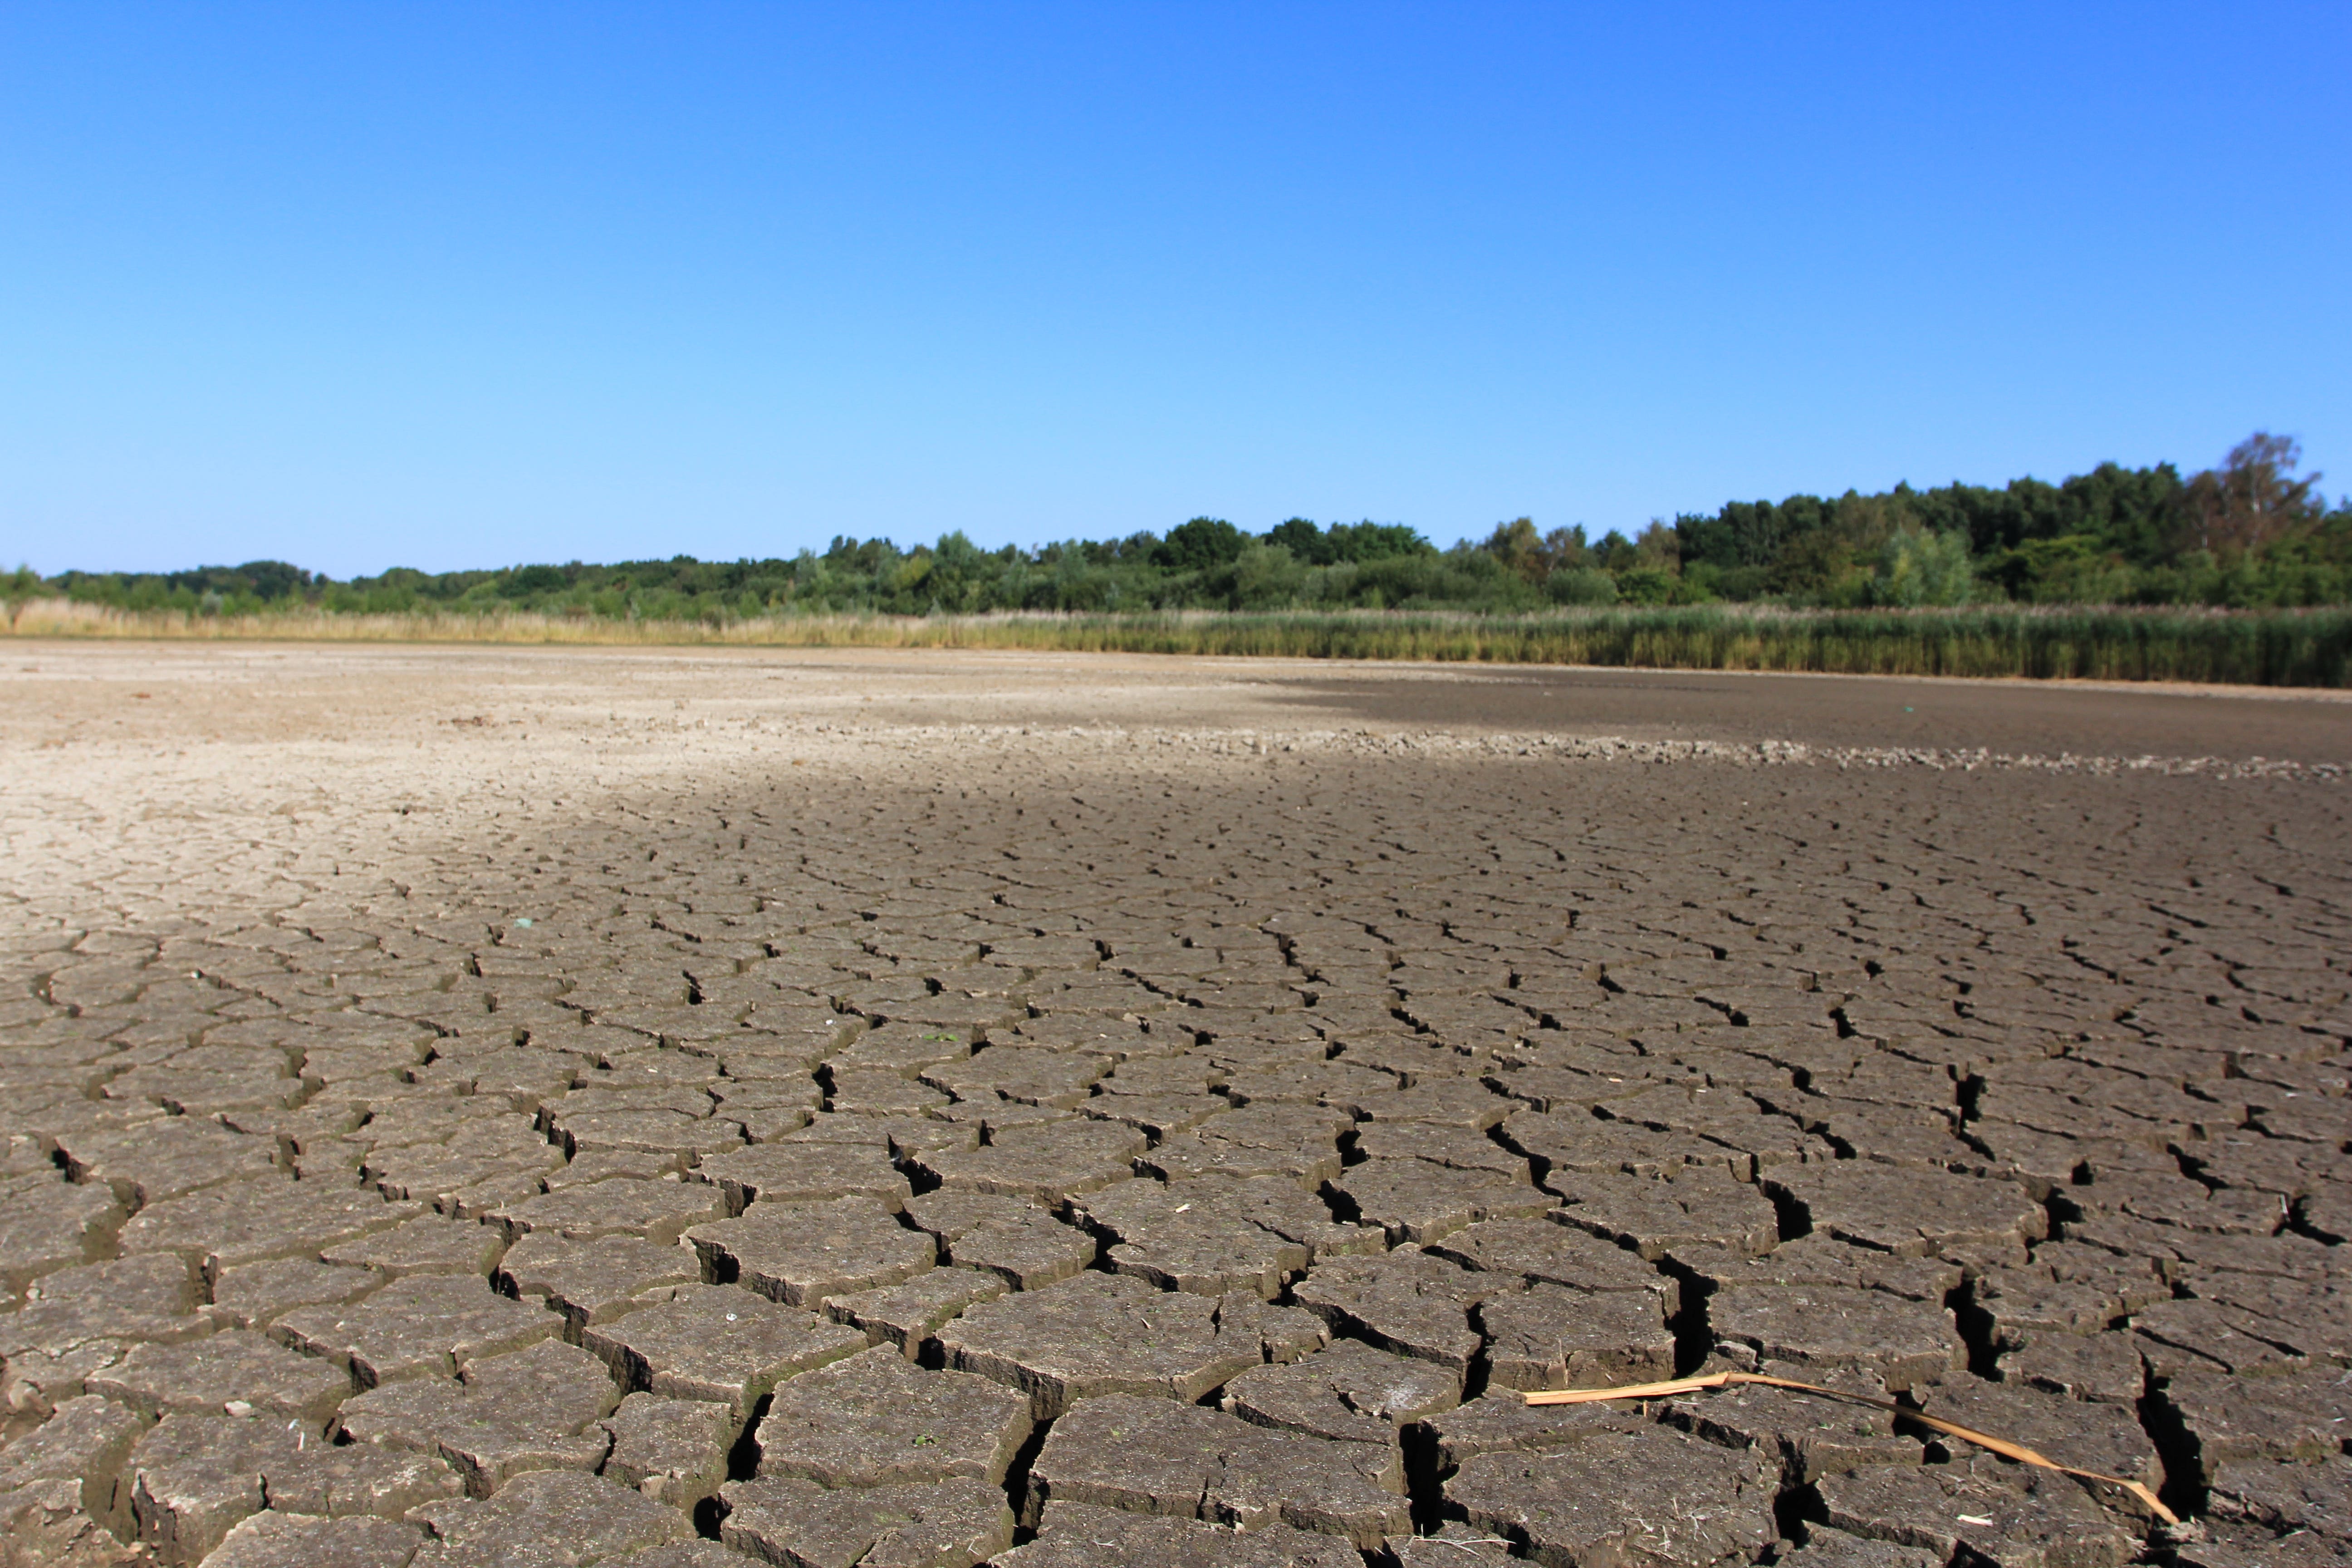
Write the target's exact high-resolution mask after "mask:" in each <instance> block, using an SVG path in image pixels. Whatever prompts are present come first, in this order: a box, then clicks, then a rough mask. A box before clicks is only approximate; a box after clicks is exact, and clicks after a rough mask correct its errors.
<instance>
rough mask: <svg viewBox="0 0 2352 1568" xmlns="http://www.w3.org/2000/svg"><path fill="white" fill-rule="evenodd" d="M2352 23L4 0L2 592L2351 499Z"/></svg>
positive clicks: (2335, 12)
mask: <svg viewBox="0 0 2352 1568" xmlns="http://www.w3.org/2000/svg"><path fill="white" fill-rule="evenodd" d="M2347 242H2352V7H2347V6H2346V5H2342V4H2340V3H2339V4H2328V5H2308V6H2294V5H2249V4H2235V5H2219V4H2216V5H2161V4H2155V3H2152V0H2141V3H2136V4H2128V5H2112V6H2106V5H2071V4H2060V5H2052V4H2048V3H2047V0H2042V3H2039V4H2034V5H1937V6H1927V5H1885V4H1878V3H1874V4H1868V5H1793V4H1790V5H1783V4H1769V5H1746V6H1738V5H1720V6H1693V7H1675V6H1670V5H1594V6H1576V5H1464V4H1446V5H1434V4H1433V5H1417V6H1400V5H1366V4H1345V5H1268V4H1263V3H1259V4H1247V5H1209V4H1199V5H1144V4H1124V3H1122V4H1113V5H1098V4H1097V5H1013V4H989V5H975V4H963V5H938V6H931V5H892V4H859V5H839V6H830V7H818V6H808V5H692V4H678V5H636V4H632V5H572V4H566V5H535V6H533V5H479V4H474V5H446V6H445V5H425V4H410V3H404V4H397V5H394V4H386V5H361V4H326V5H320V4H301V5H280V6H262V5H230V4H207V5H152V4H142V5H129V6H118V5H106V4H97V3H92V0H73V3H70V4H63V5H47V4H35V3H32V0H14V3H12V4H10V5H6V6H5V8H0V564H5V565H14V564H15V563H16V562H17V561H19V560H23V561H28V562H30V563H32V564H33V565H35V566H36V567H37V568H40V569H42V570H44V571H56V570H58V569H61V568H64V567H68V566H80V567H86V568H92V569H104V568H115V569H134V568H151V569H152V568H165V567H173V566H182V565H191V564H194V563H199V562H219V563H234V562H238V561H243V560H247V559H250V558H255V557H262V556H274V557H280V558H284V559H288V560H292V561H295V562H298V563H303V564H306V565H310V566H313V567H317V568H320V569H323V570H326V571H328V572H331V573H332V574H335V575H337V576H344V575H349V574H353V573H360V572H374V571H377V570H380V569H382V568H383V567H385V566H389V565H394V564H406V565H415V566H422V567H426V568H430V569H443V568H449V567H457V566H478V565H495V564H501V563H513V562H520V561H533V560H554V561H562V560H566V559H572V558H582V559H587V560H599V559H604V560H610V559H620V558H626V557H635V556H647V555H668V554H672V553H676V552H689V553H693V554H697V555H701V556H704V557H719V558H732V557H734V556H738V555H745V554H750V555H767V554H789V553H791V552H794V551H796V550H798V549H800V548H802V547H803V546H811V545H814V546H815V547H818V548H822V547H823V545H824V542H825V541H826V540H827V539H828V538H829V537H831V536H832V535H833V534H835V533H853V534H857V535H861V536H863V535H870V534H876V533H885V534H888V535H890V536H892V537H893V538H896V539H897V540H898V541H899V542H901V543H908V542H914V541H916V540H928V539H930V538H934V537H936V536H937V535H938V534H940V533H941V532H943V531H947V530H949V529H954V528H961V529H963V530H965V531H967V532H969V533H970V534H971V536H972V537H973V538H975V539H977V540H979V541H980V542H982V543H985V544H991V545H993V544H999V543H1006V542H1019V543H1032V542H1042V541H1045V540H1047V539H1053V538H1066V537H1069V536H1072V535H1084V536H1089V537H1102V536H1106V535H1117V534H1125V533H1129V532H1131V531H1136V530H1138V529H1146V528H1149V529H1153V530H1157V531H1164V530H1165V529H1167V528H1168V527H1169V526H1171V525H1172V524H1174V523H1176V522H1179V521H1182V520H1183V519H1185V518H1187V517H1190V516H1192V515H1194V514H1196V513H1204V512H1205V513H1211V514H1215V515H1219V516H1223V517H1226V518H1230V519H1232V520H1233V521H1235V522H1237V523H1240V524H1242V525H1243V526H1244V527H1247V528H1250V529H1253V530H1264V529H1265V528H1267V527H1269V526H1271V525H1272V524H1274V523H1275V522H1277V521H1280V520H1281V519H1283V518H1285V517H1288V516H1291V515H1294V514H1303V515H1305V516H1307V517H1311V518H1315V519H1318V520H1322V521H1329V520H1333V519H1342V520H1353V519H1358V518H1366V517H1369V518H1373V519H1377V520H1380V521H1402V522H1407V523H1411V524H1412V525H1413V526H1415V527H1417V528H1420V529H1421V530H1423V531H1424V532H1426V533H1428V534H1430V535H1431V536H1433V538H1436V539H1438V540H1440V541H1441V542H1445V541H1451V540H1453V539H1454V538H1457V537H1460V536H1462V535H1465V534H1470V533H1483V532H1484V531H1486V529H1488V528H1489V527H1491V526H1492V525H1493V524H1494V523H1495V522H1496V521H1498V520H1500V519H1504V518H1508V517H1512V516H1516V515H1518V514H1520V513H1531V514H1533V515H1534V516H1535V518H1536V519H1537V520H1538V522H1539V523H1541V524H1543V525H1545V526H1551V525H1553V524H1558V523H1569V522H1577V521H1582V522H1584V523H1586V524H1587V525H1589V526H1590V527H1591V530H1592V531H1594V533H1596V534H1598V533H1599V532H1601V531H1603V530H1606V529H1609V528H1612V527H1614V528H1622V529H1627V530H1629V531H1630V530H1633V529H1636V528H1638V527H1639V526H1640V525H1641V524H1642V522H1643V521H1644V520H1646V519H1648V518H1650V517H1653V516H1657V515H1671V514H1672V513H1674V512H1675V511H1676V510H1712V509H1714V508H1715V507H1716V506H1717V505H1718V504H1720V503H1721V502H1722V501H1724V500H1729V499H1734V498H1748V499H1752V498H1756V497H1779V496H1780V495H1783V494H1786V493H1788V492H1790V491H1795V490H1812V491H1831V492H1834V491H1838V490H1843V489H1846V488H1847V487H1849V486H1853V487H1859V488H1861V489H1877V488H1881V487H1884V486H1887V485H1891V484H1893V483H1894V482H1895V481H1896V480H1898V479H1909V480H1911V481H1912V482H1913V483H1915V484H1934V483H1941V482H1943V481H1946V480H1948V479H1956V478H1957V479H1969V480H1975V481H1984V482H1999V481H2002V480H2005V479H2010V478H2011V477H2013V476H2015V475H2018V474H2021V473H2032V474H2036V475H2040V476H2042V477H2044V478H2050V479H2056V478H2059V477H2063V475H2065V474H2068V473H2073V472H2077V471H2080V470H2082V469H2084V468H2088V467H2090V466H2091V465H2093V464H2095V463H2096V462H2098V461H2099V460H2101V459H2103V458H2115V459H2117V460H2119V461H2122V462H2126V463H2133V464H2137V463H2145V462H2153V461H2158V460H2162V459H2171V460H2174V461H2178V462H2179V463H2180V464H2182V465H2183V467H2184V468H2196V467H2201V466H2204V465H2207V464H2210V463H2212V462H2214V461H2216V460H2217V459H2218V458H2220V456H2221V453H2222V452H2223V451H2224V450H2225V449H2226V448H2227V447H2229V446H2230V445H2231V443H2233V442H2234V441H2236V440H2238V439H2239V438H2241V437H2244V436H2245V435H2246V434H2248V433H2249V432H2250V431H2252V430H2253V429H2254V428H2256V427H2258V426H2260V427H2264V428H2269V429H2273V430H2283V431H2286V432H2290V433H2293V434H2295V435H2298V436H2300V437H2302V438H2303V440H2304V443H2305V451H2306V455H2307V458H2308V459H2309V461H2310V462H2311V463H2312V464H2313V465H2314V466H2316V467H2319V468H2327V469H2333V470H2338V471H2336V472H2331V473H2330V474H2329V477H2328V479H2327V480H2326V483H2325V484H2324V486H2323V488H2324V489H2326V491H2327V492H2328V493H2330V494H2335V493H2337V492H2338V491H2339V490H2341V489H2345V488H2352V487H2347V484H2346V483H2345V482H2344V481H2347V480H2352V377H2347V368H2348V367H2352V352H2347V351H2352V243H2347Z"/></svg>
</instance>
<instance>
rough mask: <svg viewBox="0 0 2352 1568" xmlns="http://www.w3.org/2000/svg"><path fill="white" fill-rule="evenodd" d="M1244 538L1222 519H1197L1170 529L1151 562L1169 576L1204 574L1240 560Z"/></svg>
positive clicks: (1153, 553)
mask: <svg viewBox="0 0 2352 1568" xmlns="http://www.w3.org/2000/svg"><path fill="white" fill-rule="evenodd" d="M1244 537H1245V536H1244V534H1243V532H1242V531H1241V530H1240V529H1238V528H1235V527H1234V525H1233V524H1232V523H1230V522H1227V521H1225V520H1224V519H1223V518H1222V517H1196V518H1194V519H1192V521H1189V522H1182V523H1179V524H1177V525H1176V526H1175V527H1174V528H1171V529H1170V530H1169V531H1168V537H1167V538H1166V539H1164V540H1162V541H1160V548H1159V549H1157V550H1155V551H1153V552H1152V557H1151V558H1152V561H1153V562H1154V563H1156V564H1158V565H1160V566H1161V567H1163V568H1165V569H1166V570H1168V571H1171V572H1206V571H1209V570H1210V569H1212V568H1213V567H1217V566H1223V565H1226V564H1228V563H1231V562H1233V561H1234V560H1235V559H1236V558H1237V557H1239V556H1240V554H1241V552H1242V544H1243V542H1244Z"/></svg>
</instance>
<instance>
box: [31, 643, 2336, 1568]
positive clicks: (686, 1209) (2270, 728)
mask: <svg viewBox="0 0 2352 1568" xmlns="http://www.w3.org/2000/svg"><path fill="white" fill-rule="evenodd" d="M0 656H5V667H0V681H5V692H6V701H5V704H0V784H5V789H0V844H5V857H0V963H5V967H6V981H7V984H6V987H5V992H0V1135H5V1140H6V1142H5V1149H4V1150H0V1160H4V1161H5V1163H0V1309H5V1310H0V1562H6V1563H84V1564H93V1565H95V1564H100V1563H130V1562H152V1563H187V1564H193V1563H205V1564H217V1565H221V1568H276V1565H280V1564H283V1565H289V1568H291V1565H296V1564H301V1565H310V1564H325V1565H331V1568H402V1565H404V1564H413V1565H415V1568H425V1565H428V1564H429V1565H441V1564H455V1563H499V1564H516V1565H522V1568H536V1565H539V1564H548V1565H556V1564H565V1565H574V1564H578V1565H584V1564H592V1563H599V1564H612V1565H614V1568H621V1565H626V1568H688V1565H691V1568H730V1565H737V1564H740V1563H744V1562H746V1561H751V1562H757V1563H790V1564H798V1565H803V1568H849V1565H851V1564H864V1565H867V1568H967V1565H971V1564H977V1563H1003V1564H1006V1565H1007V1568H1041V1565H1051V1568H1075V1565H1081V1564H1094V1563H1119V1564H1146V1565H1148V1564H1157V1563H1169V1564H1187V1565H1197V1568H1226V1565H1234V1568H1240V1565H1248V1568H1258V1565H1278V1564H1292V1565H1305V1564H1318V1565H1320V1564H1345V1565H1351V1568H1360V1565H1364V1564H1396V1565H1399V1568H1426V1565H1432V1564H1453V1565H1465V1564H1478V1563H1506V1562H1509V1561H1512V1560H1516V1559H1530V1560H1533V1561H1536V1562H1539V1563H1554V1564H1563V1565H1569V1568H1636V1565H1650V1564H1660V1565H1663V1564H1675V1565H1691V1568H1714V1565H1718V1564H1720V1565H1730V1564H1745V1563H1781V1562H1786V1563H1791V1564H1793V1565H1796V1568H1928V1565H1931V1564H1979V1563H1992V1564H2000V1565H2004V1568H2120V1565H2122V1564H2126V1563H2165V1564H2177V1565H2179V1568H2263V1565H2265V1564H2275V1565H2278V1568H2300V1565H2304V1564H2310V1563H2341V1562H2345V1561H2347V1559H2352V1457H2347V1452H2346V1444H2347V1440H2348V1439H2352V1293H2348V1292H2347V1281H2348V1280H2352V1267H2347V1261H2346V1259H2347V1253H2346V1251H2345V1250H2344V1246H2343V1244H2344V1242H2345V1240H2346V1238H2347V1237H2352V1152H2347V1149H2352V1144H2347V1140H2352V1100H2347V1063H2352V1054H2347V1044H2352V1002H2347V990H2352V907H2347V900H2352V887H2347V867H2352V833H2347V800H2352V776H2347V763H2352V704H2347V703H2346V702H2344V701H2343V700H2340V699H2337V698H2336V697H2334V696H2332V695H2326V694H2316V695H2315V694H2302V695H2285V694H2279V693H2247V692H2222V693H2211V692H2207V693H2194V692H2183V691H2166V690H2151V689H2140V690H2125V689H2084V688H2053V687H2038V688H2037V687H2022V686H2010V685H1995V684H1990V683H1987V684H1976V683H1950V684H1937V683H1931V682H1922V681H1893V680H1885V681H1879V680H1851V679H1847V680H1840V679H1812V678H1801V677H1786V678H1772V677H1706V676H1694V675H1671V676H1644V675H1640V674H1633V673H1625V672H1610V673H1598V672H1589V671H1524V670H1522V671H1497V670H1486V669H1450V668H1436V667H1428V668H1399V667H1347V666H1332V665H1309V664H1305V663H1289V662H1285V661H1262V662H1248V663H1244V662H1230V661H1212V660H1191V659H1147V658H1086V657H1079V656H1025V655H982V654H953V653H920V654H906V653H895V652H894V653H835V654H809V653H802V652H789V651H741V652H734V651H730V652H723V653H716V654H714V653H706V652H696V653H693V654H690V655H683V654H669V653H661V652H643V651H636V650H630V651H614V650H536V649H521V650H518V649H467V648H457V649H432V648H352V647H338V648H329V649H308V648H289V647H240V646H222V647H135V646H128V645H124V646H93V645H65V644H40V643H29V642H26V643H16V642H12V643H10V644H8V645H6V646H5V648H0ZM1726 1368H1730V1369H1738V1370H1743V1371H1756V1372H1763V1373H1771V1374H1778V1375H1783V1376H1790V1377H1795V1378H1799V1379H1801V1380H1804V1381H1807V1382H1811V1383H1818V1384H1828V1385H1831V1386H1833V1387H1837V1388H1843V1389H1848V1390H1851V1391H1853V1392H1854V1393H1857V1394H1866V1395H1870V1396H1874V1397H1878V1398H1893V1399H1895V1400H1896V1401H1898V1402H1899V1403H1900V1404H1901V1405H1902V1406H1903V1407H1904V1409H1905V1410H1906V1411H1910V1412H1916V1413H1918V1414H1921V1415H1928V1416H1934V1417H1939V1418H1941V1419H1944V1420H1947V1421H1954V1422H1958V1423H1961V1424H1963V1425H1966V1426H1973V1427H1977V1428H1979V1429H1982V1430H1985V1431H1989V1432H1991V1433H1994V1434H1996V1435H1999V1436H2004V1437H2008V1438H2011V1439H2012V1440H2015V1441H2019V1442H2022V1443H2025V1444H2028V1445H2030V1446H2032V1447H2035V1448H2037V1449H2039V1450H2040V1451H2042V1453H2045V1454H2047V1455H2049V1456H2050V1457H2051V1458H2053V1459H2056V1460H2058V1461H2059V1462H2061V1463H2063V1464H2068V1465H2072V1466H2075V1467H2078V1468H2085V1469H2091V1470H2096V1471H2100V1472H2103V1473H2105V1474H2109V1475H2114V1476H2121V1477H2126V1478H2129V1479H2136V1480H2140V1481H2144V1482H2145V1483H2147V1485H2148V1486H2149V1487H2151V1488H2153V1489H2157V1490H2158V1492H2159V1493H2160V1494H2161V1495H2162V1496H2163V1498H2164V1499H2165V1500H2166V1501H2167V1502H2168V1504H2170V1505H2171V1506H2172V1507H2173V1508H2174V1509H2175V1510H2178V1511H2179V1512H2180V1513H2182V1514H2184V1515H2187V1516H2191V1517H2192V1522H2191V1523H2189V1524H2188V1525H2186V1526H2184V1527H2182V1528H2180V1529H2178V1530H2172V1529H2159V1528H2158V1527H2157V1526H2156V1525H2154V1524H2153V1523H2152V1521H2150V1520H2149V1519H2148V1518H2147V1515H2146V1512H2145V1510H2143V1509H2142V1508H2140V1507H2139V1506H2138V1505H2137V1503H2135V1502H2134V1500H2132V1499H2131V1498H2130V1497H2129V1496H2128V1495H2126V1494H2124V1493H2122V1492H2120V1491H2118V1490H2116V1489H2112V1488H2105V1487H2102V1486H2099V1485H2097V1484H2095V1483H2089V1482H2084V1481H2080V1480H2076V1479H2070V1478H2066V1477H2063V1476H2056V1475H2053V1474H2051V1473H2049V1472H2046V1471H2040V1470H2034V1469H2030V1468H2021V1467H2019V1466H2017V1465H2014V1464H2011V1463H2009V1462H2007V1461H2005V1460H2001V1459H1999V1458H1994V1457H1993V1456H1991V1455H1990V1454H1986V1453H1982V1452H1979V1451H1976V1450H1973V1449H1971V1448H1969V1447H1968V1446H1967V1445H1965V1444H1962V1443H1959V1442H1957V1441H1956V1440H1953V1439H1950V1438H1948V1437H1942V1436H1937V1433H1936V1432H1935V1431H1934V1430H1933V1429H1931V1428H1929V1427H1927V1426H1924V1425H1921V1424H1919V1423H1918V1422H1916V1421H1913V1420H1911V1419H1908V1418H1907V1417H1906V1415H1901V1414H1890V1413H1886V1412H1883V1411H1880V1410H1876V1409H1873V1408H1868V1407H1864V1406H1861V1405H1842V1404H1838V1403H1834V1402H1832V1401H1827V1400H1822V1399H1819V1398H1814V1397H1811V1396H1807V1395H1801V1394H1791V1393H1788V1392H1785V1391H1781V1390H1776V1389H1767V1388H1758V1387H1735V1388H1730V1389H1725V1390H1721V1391H1717V1392H1713V1393H1702V1394H1691V1395H1686V1396H1678V1397H1675V1398H1671V1399H1664V1400H1655V1401H1650V1402H1646V1403H1618V1404H1601V1405H1577V1406H1540V1407H1538V1406H1529V1405H1525V1404H1524V1403H1523V1402H1522V1400H1521V1397H1520V1396H1521V1394H1523V1393H1526V1392H1531V1391H1536V1390H1542V1389H1554V1388H1570V1387H1591V1386H1601V1385H1609V1384H1622V1383H1633V1382H1642V1381H1650V1380H1655V1379H1659V1378H1665V1377H1670V1376H1674V1375H1677V1374H1685V1373H1696V1372H1704V1371H1711V1370H1718V1369H1726Z"/></svg>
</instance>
